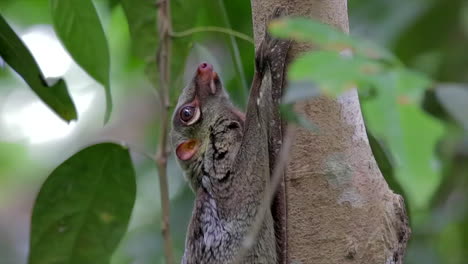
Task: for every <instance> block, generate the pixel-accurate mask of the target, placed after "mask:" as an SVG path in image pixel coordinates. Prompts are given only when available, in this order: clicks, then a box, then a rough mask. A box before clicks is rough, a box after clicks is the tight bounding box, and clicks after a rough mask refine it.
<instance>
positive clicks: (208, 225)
mask: <svg viewBox="0 0 468 264" xmlns="http://www.w3.org/2000/svg"><path fill="white" fill-rule="evenodd" d="M284 12H285V11H284V10H283V9H280V8H277V9H276V10H275V11H274V14H273V15H272V18H275V17H278V16H282V15H284ZM270 19H271V18H270ZM265 30H266V29H265ZM288 49H289V41H287V40H278V39H274V38H272V37H270V35H269V34H267V33H265V36H264V39H263V41H262V43H261V45H260V46H259V48H258V49H257V51H256V58H255V64H256V71H255V75H254V79H253V83H252V87H251V91H250V96H249V101H248V105H247V110H246V114H245V115H244V114H243V113H242V112H241V111H239V110H238V109H236V108H235V107H234V106H233V104H232V103H231V101H230V99H229V97H228V95H227V93H226V91H225V89H224V88H223V85H222V83H221V80H220V78H219V76H218V74H217V73H216V72H215V71H214V69H213V66H212V65H211V64H208V63H201V64H200V65H199V66H198V68H197V70H196V72H195V75H194V77H193V79H192V81H191V82H190V83H189V84H188V85H187V86H186V87H185V88H184V90H183V92H182V93H181V95H180V97H179V101H178V104H177V107H176V108H175V111H174V115H173V119H172V131H171V140H172V146H173V148H174V150H175V153H176V156H177V159H178V161H179V164H180V165H181V167H182V169H183V170H184V172H185V176H186V178H187V180H188V182H189V184H190V187H191V188H192V190H193V191H194V192H195V194H196V198H195V205H194V209H193V213H192V218H191V221H190V224H189V228H188V231H187V238H186V243H185V252H184V256H183V259H182V263H183V264H195V263H196V264H205V263H206V264H218V263H219V264H221V263H222V264H229V263H233V262H234V261H238V263H267V264H275V263H277V261H278V252H277V251H278V250H277V241H276V239H275V223H274V220H273V216H272V213H271V210H270V208H267V209H266V210H260V209H261V208H260V205H261V203H262V199H263V197H264V194H265V192H266V188H268V187H269V182H270V175H271V173H272V171H273V169H274V156H275V153H277V151H278V149H279V146H278V142H277V141H278V140H276V141H275V142H273V138H277V137H278V133H280V132H278V131H280V129H281V124H280V118H279V110H278V106H279V100H280V97H281V89H282V86H283V76H284V64H285V60H286V54H287V50H288ZM280 139H281V138H280ZM272 157H273V158H272ZM259 212H265V215H264V216H263V222H262V226H261V227H260V229H259V233H258V236H257V238H256V240H255V241H254V243H253V245H252V247H251V248H250V249H249V250H248V251H247V252H246V254H245V255H244V256H243V258H242V259H241V260H240V261H239V259H236V257H238V252H239V250H240V249H241V248H242V247H243V245H244V243H245V242H244V239H245V237H246V235H247V234H249V231H250V230H251V228H252V225H253V222H254V220H255V218H256V216H257V213H259ZM280 258H281V257H280Z"/></svg>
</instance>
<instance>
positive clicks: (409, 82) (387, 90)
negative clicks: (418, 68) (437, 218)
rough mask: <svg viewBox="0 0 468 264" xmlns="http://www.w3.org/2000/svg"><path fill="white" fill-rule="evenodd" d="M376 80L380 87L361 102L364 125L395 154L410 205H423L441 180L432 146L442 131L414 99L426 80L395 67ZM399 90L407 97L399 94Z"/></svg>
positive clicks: (412, 207) (420, 206)
mask: <svg viewBox="0 0 468 264" xmlns="http://www.w3.org/2000/svg"><path fill="white" fill-rule="evenodd" d="M377 82H378V84H377V85H378V86H379V87H381V88H380V89H379V92H378V93H377V95H376V97H375V99H373V100H368V101H365V102H363V103H362V109H363V114H364V116H365V117H366V125H368V128H369V129H370V130H371V131H372V133H373V134H374V135H375V136H376V137H378V138H381V139H383V140H384V141H385V142H386V143H387V146H388V147H389V149H390V151H391V153H392V156H393V157H394V158H395V159H394V160H395V163H394V170H395V176H396V179H397V180H398V182H399V183H400V184H401V186H402V188H403V190H404V191H405V193H406V194H407V197H405V198H407V199H408V201H409V205H410V207H411V209H422V208H426V207H427V206H428V204H429V201H430V199H431V197H432V195H433V193H434V192H435V190H436V189H437V186H438V185H439V183H440V180H441V171H440V168H439V167H438V166H437V165H436V164H437V162H438V161H437V157H436V156H435V154H434V150H435V147H436V143H437V140H438V139H439V137H440V136H441V135H442V131H443V128H442V125H441V124H440V122H437V120H434V119H433V118H431V117H430V116H428V115H426V114H425V113H424V112H423V111H422V110H421V109H420V108H419V104H418V103H417V102H419V100H420V99H421V97H422V95H423V92H424V89H421V87H424V85H425V84H426V82H425V81H424V80H421V79H419V78H418V77H415V75H413V74H409V75H408V74H404V73H403V74H402V73H401V72H395V71H393V72H389V73H387V74H385V75H383V76H382V78H379V79H377ZM403 92H405V93H407V94H411V97H409V98H406V97H402V93H403ZM408 99H409V100H408Z"/></svg>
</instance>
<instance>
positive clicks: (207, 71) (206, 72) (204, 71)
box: [198, 62, 213, 81]
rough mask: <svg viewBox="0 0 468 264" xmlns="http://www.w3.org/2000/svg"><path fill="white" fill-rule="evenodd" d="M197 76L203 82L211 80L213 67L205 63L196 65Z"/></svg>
mask: <svg viewBox="0 0 468 264" xmlns="http://www.w3.org/2000/svg"><path fill="white" fill-rule="evenodd" d="M198 75H199V76H200V78H201V79H203V80H205V81H209V80H211V78H212V77H213V65H211V64H209V63H206V62H202V63H200V65H198Z"/></svg>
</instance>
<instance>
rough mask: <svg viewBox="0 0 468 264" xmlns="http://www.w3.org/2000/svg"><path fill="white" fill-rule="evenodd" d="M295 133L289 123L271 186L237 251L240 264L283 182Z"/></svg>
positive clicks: (267, 189) (236, 260)
mask: <svg viewBox="0 0 468 264" xmlns="http://www.w3.org/2000/svg"><path fill="white" fill-rule="evenodd" d="M295 134H296V133H295V128H294V127H293V126H291V125H288V126H287V128H286V133H285V137H284V141H283V145H282V146H281V151H280V153H279V155H278V162H277V164H276V166H275V170H274V172H273V176H272V177H271V182H270V186H268V187H267V188H266V190H265V193H264V196H263V200H262V203H261V205H260V207H259V210H258V211H257V215H256V216H255V220H254V222H253V224H252V226H251V227H250V230H249V232H247V235H246V236H245V238H244V241H243V242H242V244H241V248H240V249H239V252H238V253H237V256H236V259H235V261H234V262H233V263H236V264H240V263H241V262H242V260H243V259H244V257H245V255H246V254H247V252H248V251H249V250H250V248H251V247H252V246H253V245H254V244H255V241H256V239H257V235H258V232H259V231H260V229H261V228H262V224H263V219H264V217H265V214H266V210H267V209H268V208H270V205H271V201H272V200H273V197H274V196H275V190H276V188H277V187H278V184H279V183H280V182H281V179H282V178H283V177H282V175H283V174H284V170H285V169H286V166H287V164H288V161H289V159H288V156H289V151H290V149H291V146H292V143H293V142H294V138H295Z"/></svg>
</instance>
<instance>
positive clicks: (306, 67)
mask: <svg viewBox="0 0 468 264" xmlns="http://www.w3.org/2000/svg"><path fill="white" fill-rule="evenodd" d="M383 70H384V69H383V67H382V66H381V65H380V64H379V63H376V62H375V61H373V60H370V59H366V58H363V57H357V56H343V55H340V54H339V53H337V52H334V51H316V52H310V53H307V54H305V55H304V56H302V57H300V58H298V59H297V60H296V61H294V62H293V64H292V65H291V66H290V68H289V71H288V73H289V74H288V77H289V78H290V80H292V81H309V82H315V83H317V84H318V85H319V88H320V89H321V90H322V91H323V92H324V93H326V94H330V95H332V96H336V95H338V94H340V93H342V92H343V91H344V90H346V89H351V88H354V87H357V86H358V85H359V86H360V87H364V84H365V83H370V82H372V79H373V78H374V77H373V76H374V75H376V74H378V73H380V72H382V71H383Z"/></svg>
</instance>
